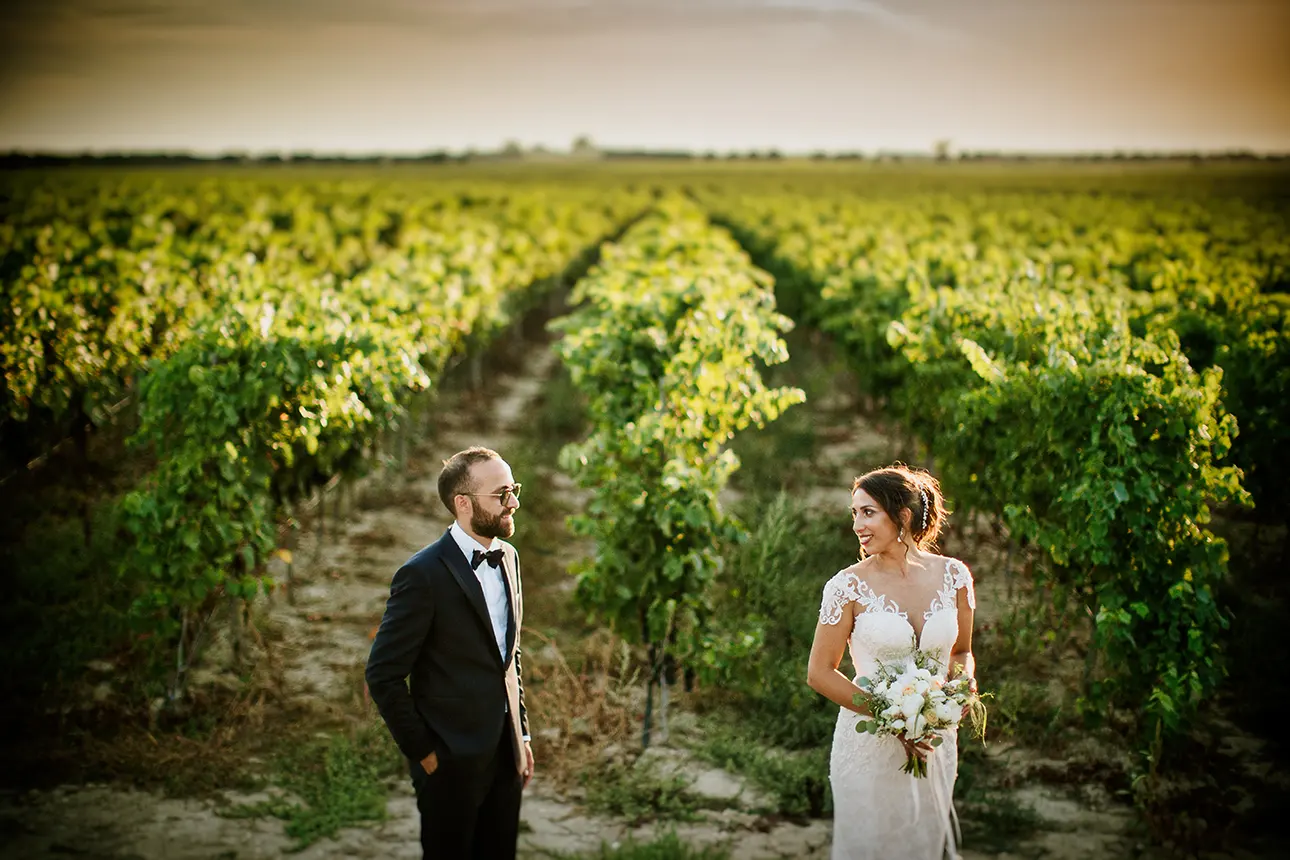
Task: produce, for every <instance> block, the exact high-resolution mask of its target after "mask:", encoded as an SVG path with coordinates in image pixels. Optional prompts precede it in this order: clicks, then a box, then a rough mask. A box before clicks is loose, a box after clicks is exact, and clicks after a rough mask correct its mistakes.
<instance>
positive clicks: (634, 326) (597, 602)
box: [552, 199, 804, 669]
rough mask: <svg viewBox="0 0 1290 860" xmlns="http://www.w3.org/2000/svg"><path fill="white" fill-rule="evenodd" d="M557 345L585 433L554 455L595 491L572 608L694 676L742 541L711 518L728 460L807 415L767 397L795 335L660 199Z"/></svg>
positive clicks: (744, 272)
mask: <svg viewBox="0 0 1290 860" xmlns="http://www.w3.org/2000/svg"><path fill="white" fill-rule="evenodd" d="M573 299H574V300H575V301H576V302H577V303H578V307H577V309H576V310H575V311H574V312H573V313H572V314H571V315H570V316H568V317H565V318H562V319H560V320H557V321H556V322H555V323H553V324H552V325H553V328H554V329H556V330H558V331H561V332H563V333H564V337H563V339H562V340H561V341H559V343H558V344H557V349H558V350H559V353H560V355H561V358H562V359H563V361H564V362H565V364H566V365H567V366H568V368H569V372H570V374H571V376H572V379H573V382H574V384H575V386H576V387H577V388H578V389H579V390H580V391H581V392H583V394H584V395H585V396H586V399H587V402H588V410H589V414H590V421H591V426H592V431H591V434H590V436H589V437H588V438H587V439H586V440H585V441H583V442H580V443H575V444H572V445H569V446H567V447H566V448H565V449H564V450H563V451H562V452H561V458H560V460H561V465H562V466H563V467H564V468H565V469H566V470H568V471H569V472H570V474H572V475H573V476H574V477H575V479H576V480H577V482H578V483H579V484H580V485H581V486H583V487H586V488H588V489H589V490H590V491H591V498H590V500H589V501H588V502H587V505H586V508H585V511H584V512H582V513H581V514H579V515H576V516H574V517H573V518H572V525H573V528H574V530H575V531H576V532H577V533H579V534H583V535H588V536H590V537H592V538H594V540H595V545H596V551H595V556H594V558H592V559H590V560H589V561H587V562H586V563H585V564H584V565H583V566H582V568H581V569H580V570H579V571H578V578H577V588H576V592H575V593H576V597H577V599H578V600H579V601H580V602H581V604H582V605H583V606H584V607H586V608H588V609H589V610H591V611H592V612H593V613H594V614H595V615H597V616H598V617H599V618H600V619H602V620H603V621H604V622H606V623H608V624H609V625H610V626H612V627H613V628H615V629H616V630H618V631H619V632H620V633H621V634H622V635H625V636H626V637H628V638H629V639H632V640H635V641H642V642H645V643H647V644H649V645H650V646H651V650H652V653H653V655H654V657H655V661H654V663H655V667H656V669H657V666H658V665H659V661H661V660H662V659H663V658H662V655H663V654H666V655H667V656H668V657H672V658H680V659H681V660H683V661H687V662H689V663H690V664H691V665H694V661H697V660H702V659H703V655H704V653H705V650H709V649H710V648H711V647H712V645H713V643H712V642H711V641H708V640H706V639H705V620H706V619H707V616H708V614H709V609H710V607H709V600H710V599H711V596H712V594H711V587H710V586H711V584H712V582H713V579H714V577H715V576H716V574H717V572H718V565H719V553H720V551H719V548H720V547H721V546H722V544H724V543H725V542H726V541H727V540H730V539H732V538H734V537H735V536H736V535H738V534H739V533H740V530H739V526H738V524H737V523H735V522H734V521H733V520H732V519H731V518H730V517H729V516H728V515H727V514H725V513H724V512H723V511H722V510H721V508H720V507H719V505H718V494H719V493H720V491H721V488H722V487H723V486H724V485H725V483H726V482H727V480H728V479H729V477H730V475H731V474H732V473H733V472H734V470H735V469H737V468H738V460H737V458H736V457H735V455H734V454H733V452H731V451H730V450H729V449H727V448H726V447H725V446H726V444H727V443H728V442H729V441H730V439H731V438H732V437H733V435H734V434H735V433H736V432H738V431H740V430H742V429H744V428H746V427H748V426H750V425H756V426H759V427H760V426H763V425H764V424H765V423H767V422H769V421H773V420H774V419H775V418H777V417H778V416H779V414H780V413H781V412H782V411H783V410H784V409H786V408H788V407H789V406H791V405H793V404H795V403H800V402H802V401H803V400H804V394H803V393H802V392H801V391H800V390H798V389H794V388H774V389H771V388H767V387H766V386H765V384H764V383H763V381H762V378H761V375H760V373H759V370H758V366H759V364H761V363H764V364H766V365H771V364H777V363H779V362H782V361H784V360H786V359H787V351H786V348H785V345H784V343H783V341H782V339H781V337H780V334H781V332H783V331H786V330H787V329H788V328H789V327H790V326H791V322H790V321H789V320H788V319H787V318H786V317H784V316H782V315H780V314H779V313H777V312H776V310H775V305H774V296H773V293H772V290H771V281H770V279H769V278H768V277H767V276H766V273H765V272H762V271H759V270H758V269H756V268H755V267H754V266H753V265H752V264H751V263H750V262H749V260H748V257H747V255H746V254H745V253H744V252H743V251H742V250H741V249H740V248H739V247H738V245H737V244H736V243H735V242H734V241H733V239H732V238H731V237H730V236H729V234H727V233H726V232H725V231H724V230H721V229H719V228H715V227H713V226H711V225H710V224H709V223H708V222H707V219H706V218H705V217H704V215H703V214H702V213H701V212H700V211H699V210H698V209H697V208H695V207H694V206H693V205H692V204H689V203H688V202H686V201H683V200H679V199H668V200H665V201H664V202H663V203H661V204H660V206H659V208H658V209H657V211H656V212H655V213H654V214H652V215H650V216H648V217H646V218H645V219H643V220H642V221H641V222H639V223H638V224H637V225H636V226H635V227H633V228H632V229H631V230H630V231H628V233H627V234H626V235H625V236H624V237H623V238H622V240H621V241H620V242H619V243H618V244H615V245H611V246H608V247H607V248H606V250H605V253H604V256H603V259H602V261H601V262H600V264H599V265H598V266H597V267H596V268H595V269H593V270H592V271H591V273H589V274H588V276H587V277H585V278H584V279H583V280H581V281H579V283H578V284H577V286H576V288H575V291H574V295H573Z"/></svg>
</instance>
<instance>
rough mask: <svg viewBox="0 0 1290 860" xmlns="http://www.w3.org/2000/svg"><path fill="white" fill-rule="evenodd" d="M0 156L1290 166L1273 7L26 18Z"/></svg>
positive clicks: (5, 69)
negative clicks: (545, 156)
mask: <svg viewBox="0 0 1290 860" xmlns="http://www.w3.org/2000/svg"><path fill="white" fill-rule="evenodd" d="M9 5H10V7H11V8H10V9H8V10H7V12H8V15H7V18H8V22H7V24H6V29H5V30H4V31H3V32H2V33H0V151H29V152H31V151H39V152H64V153H82V152H91V153H94V152H98V153H106V152H131V151H134V152H172V153H179V152H184V153H192V154H195V155H201V156H218V155H223V154H230V153H234V154H241V153H245V154H248V155H252V156H263V155H271V154H291V153H297V154H304V153H313V154H316V155H318V156H330V155H378V154H389V155H415V154H423V153H428V152H436V151H446V152H452V153H461V152H464V151H466V150H470V149H474V150H482V151H494V150H497V149H499V148H500V147H502V146H503V145H504V144H505V143H506V142H508V141H515V142H518V143H519V144H521V145H522V146H524V147H525V148H532V147H534V146H539V145H540V146H545V147H547V148H548V149H551V150H554V151H563V150H567V149H568V148H569V146H570V143H571V142H572V141H573V139H574V138H575V137H578V136H579V135H587V136H588V137H590V138H591V139H592V141H593V142H594V143H596V144H597V145H599V146H602V147H605V148H611V149H648V150H688V151H692V152H696V153H703V152H708V151H714V152H717V153H729V152H732V151H737V152H747V151H749V150H759V151H766V150H770V149H775V150H779V151H780V152H783V153H785V154H789V155H794V154H807V153H810V152H814V151H821V150H823V151H828V152H862V153H869V154H873V153H878V152H880V151H885V152H906V153H918V152H921V153H926V152H930V151H931V150H932V149H933V146H934V144H935V142H936V141H937V140H948V141H949V142H950V143H951V145H952V147H953V149H954V150H956V151H978V152H979V151H992V152H1006V153H1018V154H1020V153H1035V154H1043V153H1050V154H1081V153H1110V152H1117V151H1118V152H1150V153H1169V152H1226V151H1234V150H1245V151H1251V152H1255V153H1258V154H1273V153H1275V154H1283V153H1287V152H1290V86H1288V84H1290V3H1286V2H1282V0H1233V2H1230V3H1212V2H1205V0H1124V2H1110V0H1086V2H1077V3H1065V2H1060V0H1029V2H1026V0H980V2H975V3H963V2H951V0H906V2H903V3H896V2H871V0H687V2H682V0H652V2H651V0H473V2H452V0H422V1H421V2H417V0H367V2H363V3H352V2H344V0H260V2H256V0H226V2H224V3H222V4H220V5H218V6H213V5H209V4H207V3H204V2H199V0H45V2H41V0H18V2H11V3H10V4H9Z"/></svg>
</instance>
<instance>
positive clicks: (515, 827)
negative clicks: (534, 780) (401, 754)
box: [412, 721, 523, 860]
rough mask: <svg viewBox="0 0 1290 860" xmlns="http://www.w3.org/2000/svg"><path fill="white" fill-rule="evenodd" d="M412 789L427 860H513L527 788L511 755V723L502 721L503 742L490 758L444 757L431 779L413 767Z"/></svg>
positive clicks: (418, 765)
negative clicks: (419, 815)
mask: <svg viewBox="0 0 1290 860" xmlns="http://www.w3.org/2000/svg"><path fill="white" fill-rule="evenodd" d="M412 785H413V787H414V788H415V789H416V792H417V809H418V810H420V812H421V849H422V851H423V852H424V856H425V860H507V858H513V857H515V843H516V840H517V839H518V838H519V833H520V794H521V791H522V790H523V783H522V782H521V781H520V775H519V772H518V771H517V770H516V768H515V754H514V753H513V752H512V751H511V726H510V722H509V721H503V724H502V737H501V739H500V740H499V741H498V743H497V747H496V748H495V749H494V750H493V752H492V753H491V754H488V755H484V756H478V757H475V756H472V757H461V758H458V757H455V756H446V757H444V758H441V759H440V760H439V766H438V767H437V768H436V769H435V772H434V773H432V774H429V775H426V772H425V770H424V769H422V767H421V765H420V763H417V764H414V765H413V769H412Z"/></svg>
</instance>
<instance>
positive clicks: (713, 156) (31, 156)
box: [0, 137, 1290, 170]
mask: <svg viewBox="0 0 1290 860" xmlns="http://www.w3.org/2000/svg"><path fill="white" fill-rule="evenodd" d="M785 157H786V156H785V155H784V154H783V153H782V152H781V151H780V150H778V149H749V150H733V151H728V152H724V153H718V152H716V151H714V150H705V151H691V150H685V149H644V148H641V149H635V148H632V149H611V148H596V147H594V146H593V145H592V144H591V142H590V141H589V140H588V139H586V138H585V137H584V138H579V139H578V141H577V142H576V145H575V146H574V148H573V149H572V150H571V151H570V153H569V154H563V153H559V152H556V151H553V150H550V149H547V148H546V147H543V146H537V147H532V148H530V149H527V150H526V149H524V148H523V147H522V146H520V145H519V144H517V143H516V142H514V141H508V142H507V144H506V145H505V146H504V147H502V148H501V149H498V150H494V151H486V150H467V151H465V152H461V153H451V152H447V151H443V150H438V151H432V152H425V153H417V154H403V155H318V154H314V153H307V152H306V153H287V154H278V153H273V154H264V155H253V154H250V153H227V154H223V155H195V154H192V153H184V152H107V153H90V152H85V153H49V152H19V151H14V152H7V153H0V169H7V170H15V169H17V170H21V169H26V168H38V167H68V166H77V165H132V166H167V165H174V166H177V165H195V164H229V165H257V164H258V165H274V164H447V163H461V162H470V161H509V160H524V159H526V158H535V159H542V160H552V159H557V160H558V159H562V158H573V159H579V160H586V159H588V158H594V159H603V160H625V159H658V160H665V161H685V160H694V161H699V160H702V161H718V160H721V161H740V160H745V161H778V160H781V159H783V158H785ZM806 157H807V158H809V159H810V160H811V161H894V162H899V161H905V160H909V161H930V160H936V161H968V162H979V161H998V162H1027V161H1046V162H1047V161H1071V162H1142V161H1192V162H1277V163H1280V162H1285V161H1290V153H1277V154H1260V153H1255V152H1252V151H1250V150H1244V149H1234V150H1228V151H1223V152H1120V151H1113V152H1089V153H1079V152H1073V153H1065V154H1062V153H1052V154H1049V153H1024V152H1005V151H988V150H979V151H968V150H964V151H961V152H958V153H955V154H953V155H951V154H949V152H948V148H947V147H946V146H938V147H937V149H936V150H935V152H934V153H926V152H916V151H908V152H897V151H883V150H879V151H877V152H870V153H866V152H862V151H859V150H853V151H833V152H827V151H824V150H816V151H814V152H811V153H810V154H809V155H808V156H806Z"/></svg>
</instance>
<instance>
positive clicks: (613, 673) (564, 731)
mask: <svg viewBox="0 0 1290 860" xmlns="http://www.w3.org/2000/svg"><path fill="white" fill-rule="evenodd" d="M525 636H526V638H529V639H530V641H532V640H537V641H538V642H540V643H542V644H541V646H540V647H532V646H530V649H529V650H528V652H527V653H528V654H531V655H532V659H531V660H527V659H526V661H525V665H524V673H525V682H524V684H525V698H526V699H527V700H528V711H529V718H530V720H531V722H532V725H534V726H535V727H538V728H537V729H536V734H535V736H534V739H533V747H534V750H533V751H534V756H535V757H536V758H537V759H538V760H539V761H541V762H542V772H543V775H544V776H545V777H548V778H550V779H551V781H552V782H553V783H555V784H556V785H557V786H558V787H560V788H567V787H570V786H572V785H575V784H576V783H577V779H578V776H579V775H580V774H581V773H584V772H587V771H589V770H592V769H594V768H596V767H598V766H600V765H601V764H602V762H603V760H604V759H605V757H606V754H607V751H608V750H609V749H610V747H612V746H617V747H619V748H626V747H627V746H628V745H630V744H632V743H634V742H635V740H636V731H637V723H638V718H637V711H638V710H639V707H638V702H637V700H638V699H639V698H640V697H641V694H642V689H643V686H644V673H643V667H642V666H641V664H640V662H639V660H637V659H636V657H635V655H633V653H632V651H631V649H630V648H629V647H628V646H627V644H626V643H625V642H623V641H622V640H621V639H619V638H617V637H616V636H614V635H612V634H610V633H608V632H606V631H597V632H596V633H594V634H592V635H591V636H590V637H588V638H587V639H585V640H583V641H582V642H581V643H580V649H579V653H577V654H569V655H567V656H566V655H565V653H564V652H562V651H561V650H560V648H559V646H558V645H557V644H556V642H555V641H554V640H553V639H551V638H549V637H547V636H544V635H542V634H541V633H540V632H537V631H532V630H526V631H525Z"/></svg>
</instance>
